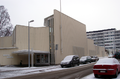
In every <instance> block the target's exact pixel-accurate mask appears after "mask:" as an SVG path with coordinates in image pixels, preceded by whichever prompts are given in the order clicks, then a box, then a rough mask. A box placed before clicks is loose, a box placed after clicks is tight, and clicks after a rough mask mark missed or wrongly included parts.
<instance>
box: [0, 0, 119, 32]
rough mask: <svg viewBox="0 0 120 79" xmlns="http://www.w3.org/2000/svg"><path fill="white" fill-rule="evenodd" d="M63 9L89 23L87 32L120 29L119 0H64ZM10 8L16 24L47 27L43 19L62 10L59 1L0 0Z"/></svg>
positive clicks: (12, 20) (1, 3) (9, 11)
mask: <svg viewBox="0 0 120 79" xmlns="http://www.w3.org/2000/svg"><path fill="white" fill-rule="evenodd" d="M61 2H62V12H63V13H64V14H66V15H68V16H70V17H72V18H74V19H76V20H78V21H80V22H82V23H84V24H85V25H86V31H94V30H102V29H110V28H116V29H117V30H120V0H61ZM0 5H4V6H5V8H6V9H7V10H8V13H9V15H10V18H11V23H12V24H13V26H15V25H16V24H19V25H26V26H27V25H28V21H30V20H32V19H33V20H35V21H34V22H33V23H31V26H34V27H41V26H44V18H46V17H48V16H50V15H52V14H53V10H54V9H57V10H60V0H0Z"/></svg>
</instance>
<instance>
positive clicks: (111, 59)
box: [97, 58, 113, 63]
mask: <svg viewBox="0 0 120 79" xmlns="http://www.w3.org/2000/svg"><path fill="white" fill-rule="evenodd" d="M97 63H113V58H104V59H100V60H98V62H97Z"/></svg>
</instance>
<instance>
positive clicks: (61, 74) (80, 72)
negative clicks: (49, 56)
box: [7, 63, 95, 79]
mask: <svg viewBox="0 0 120 79" xmlns="http://www.w3.org/2000/svg"><path fill="white" fill-rule="evenodd" d="M94 64H95V63H90V64H87V65H84V66H77V67H71V68H67V69H63V70H58V71H52V72H45V73H38V74H31V75H24V76H17V77H11V78H7V79H80V78H82V77H83V76H86V75H88V74H90V73H92V68H93V66H94Z"/></svg>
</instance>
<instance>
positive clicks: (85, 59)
mask: <svg viewBox="0 0 120 79" xmlns="http://www.w3.org/2000/svg"><path fill="white" fill-rule="evenodd" d="M91 61H92V60H91V57H90V56H82V57H81V58H80V63H82V64H86V63H88V62H90V63H91Z"/></svg>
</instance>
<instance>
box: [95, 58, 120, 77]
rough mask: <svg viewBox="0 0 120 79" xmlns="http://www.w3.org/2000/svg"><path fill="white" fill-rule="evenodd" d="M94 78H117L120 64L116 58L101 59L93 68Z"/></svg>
mask: <svg viewBox="0 0 120 79" xmlns="http://www.w3.org/2000/svg"><path fill="white" fill-rule="evenodd" d="M93 72H94V76H95V77H96V78H98V77H100V76H101V75H114V77H117V75H118V72H120V63H119V61H118V60H117V59H116V58H103V59H99V60H98V61H97V63H96V64H95V65H94V67H93Z"/></svg>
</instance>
